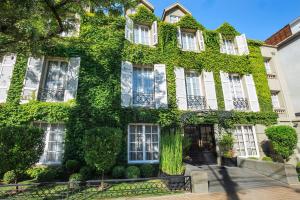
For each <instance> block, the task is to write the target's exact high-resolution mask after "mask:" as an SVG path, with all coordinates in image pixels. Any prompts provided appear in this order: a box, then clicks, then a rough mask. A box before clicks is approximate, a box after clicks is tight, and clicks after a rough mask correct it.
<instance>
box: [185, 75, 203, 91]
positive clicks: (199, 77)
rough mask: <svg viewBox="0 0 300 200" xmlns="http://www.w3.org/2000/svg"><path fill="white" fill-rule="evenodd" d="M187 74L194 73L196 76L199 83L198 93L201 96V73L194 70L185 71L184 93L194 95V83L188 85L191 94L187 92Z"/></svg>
mask: <svg viewBox="0 0 300 200" xmlns="http://www.w3.org/2000/svg"><path fill="white" fill-rule="evenodd" d="M188 74H195V75H196V76H197V78H198V84H199V95H200V96H203V89H202V81H201V74H199V73H198V72H196V71H187V72H186V73H185V84H186V87H185V88H186V95H187V96H189V95H191V96H196V95H195V94H194V84H191V85H190V87H191V91H192V94H188V83H187V75H188Z"/></svg>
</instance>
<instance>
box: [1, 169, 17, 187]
mask: <svg viewBox="0 0 300 200" xmlns="http://www.w3.org/2000/svg"><path fill="white" fill-rule="evenodd" d="M17 179H18V175H17V173H16V172H15V171H14V170H11V171H7V172H5V174H4V175H3V182H4V183H7V184H10V183H16V182H17Z"/></svg>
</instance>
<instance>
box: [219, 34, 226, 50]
mask: <svg viewBox="0 0 300 200" xmlns="http://www.w3.org/2000/svg"><path fill="white" fill-rule="evenodd" d="M219 38H220V52H221V53H226V49H225V44H224V41H223V37H222V34H221V33H219Z"/></svg>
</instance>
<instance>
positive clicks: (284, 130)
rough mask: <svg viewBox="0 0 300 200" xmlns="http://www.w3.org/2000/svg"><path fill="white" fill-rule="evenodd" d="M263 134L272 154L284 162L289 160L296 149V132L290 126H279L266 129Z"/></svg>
mask: <svg viewBox="0 0 300 200" xmlns="http://www.w3.org/2000/svg"><path fill="white" fill-rule="evenodd" d="M265 133H266V135H267V136H268V138H269V140H270V141H271V144H272V148H273V150H274V153H275V154H276V155H277V156H280V157H282V158H283V159H284V160H289V157H290V156H291V155H292V154H293V153H294V150H295V149H296V147H297V141H298V138H297V133H296V130H295V129H294V128H293V127H290V126H285V125H280V126H271V127H269V128H267V129H266V130H265Z"/></svg>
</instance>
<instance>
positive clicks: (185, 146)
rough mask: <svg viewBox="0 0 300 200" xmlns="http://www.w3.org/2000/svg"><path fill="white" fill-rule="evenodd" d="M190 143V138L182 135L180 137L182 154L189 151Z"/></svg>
mask: <svg viewBox="0 0 300 200" xmlns="http://www.w3.org/2000/svg"><path fill="white" fill-rule="evenodd" d="M191 145H192V139H191V138H189V137H183V139H182V151H183V156H184V157H185V156H187V155H188V153H189V150H190V148H191Z"/></svg>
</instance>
